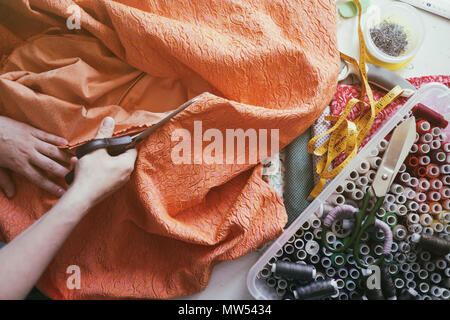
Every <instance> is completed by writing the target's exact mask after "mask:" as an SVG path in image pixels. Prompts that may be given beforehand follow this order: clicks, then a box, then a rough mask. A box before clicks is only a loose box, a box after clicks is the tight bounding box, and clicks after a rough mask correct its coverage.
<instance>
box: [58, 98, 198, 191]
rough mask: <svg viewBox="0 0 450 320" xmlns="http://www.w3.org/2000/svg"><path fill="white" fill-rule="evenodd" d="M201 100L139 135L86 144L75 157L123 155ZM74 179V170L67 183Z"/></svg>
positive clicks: (179, 109) (171, 114) (172, 113)
mask: <svg viewBox="0 0 450 320" xmlns="http://www.w3.org/2000/svg"><path fill="white" fill-rule="evenodd" d="M199 98H200V97H199V96H198V97H195V98H193V99H191V100H189V101H187V102H185V103H183V104H182V105H181V106H179V107H178V108H177V109H175V110H173V111H172V112H171V113H169V114H168V115H167V116H166V117H164V118H163V119H161V120H160V121H159V122H157V123H155V124H154V125H152V126H151V127H150V128H147V129H145V130H143V131H141V132H139V133H137V134H134V135H125V136H120V137H114V138H103V139H94V140H91V141H89V142H87V143H85V144H82V145H81V146H79V147H78V148H77V149H76V150H75V156H76V157H77V158H78V159H81V158H82V157H84V156H85V155H87V154H89V153H91V152H93V151H95V150H98V149H102V148H106V150H107V151H108V154H109V155H110V156H118V155H119V154H122V153H124V152H125V151H127V150H129V149H133V148H134V147H135V146H136V144H138V143H139V142H141V141H143V140H145V139H146V138H147V137H148V136H149V135H150V134H152V133H153V132H155V131H156V130H158V129H159V128H160V127H162V126H163V125H164V124H165V123H166V122H167V121H169V120H170V119H172V118H173V117H174V116H175V115H177V114H179V113H180V112H181V111H183V110H184V109H186V108H187V107H189V106H190V105H191V104H193V103H194V102H196V101H197V100H199ZM74 177H75V172H74V170H72V171H70V172H69V173H68V174H67V175H66V176H65V180H66V183H67V184H71V183H72V182H73V179H74Z"/></svg>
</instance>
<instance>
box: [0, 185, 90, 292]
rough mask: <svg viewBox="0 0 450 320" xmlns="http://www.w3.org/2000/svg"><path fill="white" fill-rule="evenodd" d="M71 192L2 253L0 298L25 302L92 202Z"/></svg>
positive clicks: (3, 249)
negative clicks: (23, 300) (25, 298)
mask: <svg viewBox="0 0 450 320" xmlns="http://www.w3.org/2000/svg"><path fill="white" fill-rule="evenodd" d="M80 194H81V193H78V192H77V190H76V189H69V191H67V192H66V194H65V195H64V196H63V197H62V198H61V199H60V201H59V202H58V203H57V204H56V205H55V206H54V207H53V208H52V209H51V210H50V211H49V212H47V213H46V214H45V215H43V216H42V217H41V218H40V219H39V220H38V221H36V222H35V223H34V224H33V225H32V226H30V227H29V228H28V229H27V230H25V231H24V232H23V233H22V234H20V235H19V236H17V237H16V238H15V239H14V240H12V241H11V242H10V243H9V244H7V245H6V246H5V247H3V248H2V249H1V250H0V299H23V298H24V297H25V296H26V295H27V294H28V293H29V292H30V290H31V289H32V288H33V286H34V285H35V284H36V282H37V281H38V280H39V278H40V277H41V275H42V273H43V272H44V271H45V269H46V268H47V266H48V265H49V263H50V262H51V260H52V259H53V257H54V256H55V254H56V253H57V251H58V250H59V248H60V247H61V246H62V244H63V243H64V241H65V240H66V239H67V237H68V236H69V234H70V233H71V231H72V230H73V228H74V227H75V226H76V225H77V223H78V222H79V221H80V220H81V219H82V217H83V216H84V215H85V213H86V212H87V211H88V210H89V207H90V202H89V201H87V200H86V199H79V197H80Z"/></svg>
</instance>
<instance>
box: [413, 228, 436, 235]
mask: <svg viewBox="0 0 450 320" xmlns="http://www.w3.org/2000/svg"><path fill="white" fill-rule="evenodd" d="M422 232H423V234H427V235H429V236H432V235H433V234H434V230H433V228H431V227H425V228H423V231H422ZM413 233H420V232H413Z"/></svg>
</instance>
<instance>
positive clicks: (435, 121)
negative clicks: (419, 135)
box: [412, 103, 448, 132]
mask: <svg viewBox="0 0 450 320" xmlns="http://www.w3.org/2000/svg"><path fill="white" fill-rule="evenodd" d="M412 112H413V114H414V116H415V117H417V118H422V119H426V120H425V121H428V123H429V124H430V128H431V125H433V126H435V127H439V128H442V129H443V128H445V127H447V125H448V121H446V120H445V119H444V117H443V116H442V115H441V114H439V113H438V112H436V111H434V110H433V109H430V108H428V107H426V106H425V105H423V104H421V103H419V104H417V105H416V106H415V107H414V108H413V109H412ZM422 121H424V120H422ZM419 123H420V121H419ZM419 123H418V124H417V126H419ZM425 128H426V127H425ZM420 130H422V128H421V129H420ZM418 132H419V131H418ZM424 132H426V131H424Z"/></svg>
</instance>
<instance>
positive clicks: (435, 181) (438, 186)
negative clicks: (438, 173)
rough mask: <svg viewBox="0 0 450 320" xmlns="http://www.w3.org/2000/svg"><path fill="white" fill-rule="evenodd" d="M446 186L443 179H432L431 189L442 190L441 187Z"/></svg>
mask: <svg viewBox="0 0 450 320" xmlns="http://www.w3.org/2000/svg"><path fill="white" fill-rule="evenodd" d="M443 186H444V184H443V183H442V181H441V180H439V179H436V178H435V179H432V180H431V181H430V187H431V189H432V190H437V191H439V190H441V188H442V187H443ZM436 201H437V200H436Z"/></svg>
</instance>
